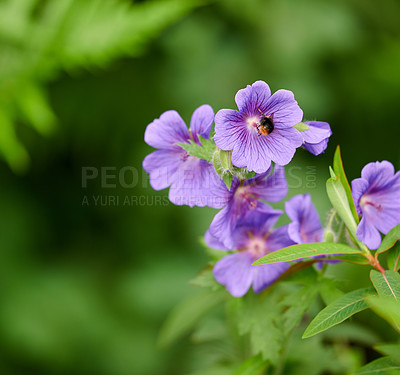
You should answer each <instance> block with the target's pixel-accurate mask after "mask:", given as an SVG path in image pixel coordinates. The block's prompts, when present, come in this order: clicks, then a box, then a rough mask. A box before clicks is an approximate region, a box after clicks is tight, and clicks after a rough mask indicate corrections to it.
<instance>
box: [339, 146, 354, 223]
mask: <svg viewBox="0 0 400 375" xmlns="http://www.w3.org/2000/svg"><path fill="white" fill-rule="evenodd" d="M333 169H334V171H335V174H336V176H337V177H338V178H339V180H340V182H341V183H342V186H343V188H344V190H345V192H346V196H347V200H348V203H349V206H350V210H351V212H352V214H353V218H354V220H355V221H356V223H357V224H358V223H359V218H358V215H357V209H356V206H355V204H354V200H353V194H352V193H351V188H350V184H349V181H348V180H347V177H346V173H345V172H344V167H343V161H342V156H341V152H340V146H337V148H336V152H335V156H334V157H333Z"/></svg>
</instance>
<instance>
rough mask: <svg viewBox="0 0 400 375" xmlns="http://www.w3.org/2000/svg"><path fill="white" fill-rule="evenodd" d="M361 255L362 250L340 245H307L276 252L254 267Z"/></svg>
mask: <svg viewBox="0 0 400 375" xmlns="http://www.w3.org/2000/svg"><path fill="white" fill-rule="evenodd" d="M335 254H339V255H340V254H361V252H360V250H357V249H354V248H352V247H350V246H348V245H344V244H339V243H323V242H321V243H318V242H316V243H307V244H301V245H293V246H289V247H285V248H284V249H281V250H277V251H274V252H272V253H269V254H267V255H264V256H263V257H262V258H260V259H258V260H256V261H255V262H254V263H253V265H258V264H268V263H279V262H290V261H293V260H300V259H304V258H312V257H316V256H320V255H335Z"/></svg>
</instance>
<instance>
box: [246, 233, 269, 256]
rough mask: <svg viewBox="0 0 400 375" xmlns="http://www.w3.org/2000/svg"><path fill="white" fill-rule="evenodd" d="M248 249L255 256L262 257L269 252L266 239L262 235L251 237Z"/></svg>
mask: <svg viewBox="0 0 400 375" xmlns="http://www.w3.org/2000/svg"><path fill="white" fill-rule="evenodd" d="M247 250H248V251H249V252H250V254H251V255H253V256H254V257H255V258H260V257H262V256H263V255H265V254H266V253H267V252H268V250H267V246H266V244H265V239H263V238H261V237H253V238H251V239H250V240H249V242H248V245H247Z"/></svg>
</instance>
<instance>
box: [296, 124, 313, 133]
mask: <svg viewBox="0 0 400 375" xmlns="http://www.w3.org/2000/svg"><path fill="white" fill-rule="evenodd" d="M294 127H295V128H296V129H297V130H298V131H299V132H305V131H306V130H308V129H310V127H309V126H308V125H307V124H305V123H304V122H299V123H298V124H297V125H295V126H294Z"/></svg>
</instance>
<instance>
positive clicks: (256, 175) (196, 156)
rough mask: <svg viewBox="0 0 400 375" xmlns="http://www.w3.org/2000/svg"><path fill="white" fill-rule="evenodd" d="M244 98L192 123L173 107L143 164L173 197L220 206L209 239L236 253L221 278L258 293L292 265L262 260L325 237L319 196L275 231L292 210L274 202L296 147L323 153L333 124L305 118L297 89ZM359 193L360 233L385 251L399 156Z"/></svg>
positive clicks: (366, 175) (378, 166)
mask: <svg viewBox="0 0 400 375" xmlns="http://www.w3.org/2000/svg"><path fill="white" fill-rule="evenodd" d="M235 102H236V105H237V107H238V110H237V111H236V110H233V109H221V110H220V111H218V112H217V114H216V115H215V116H214V112H213V110H212V108H211V107H210V106H208V105H203V106H201V107H199V108H198V109H196V110H195V111H194V113H193V116H192V119H191V122H190V129H188V128H187V127H186V125H185V123H184V121H183V120H182V118H181V117H180V116H179V114H178V113H177V112H175V111H167V112H165V113H163V114H162V115H161V117H160V118H159V119H156V120H154V121H153V122H152V123H151V124H149V125H148V127H147V129H146V132H145V141H146V142H147V143H148V144H149V145H150V146H152V147H154V148H156V149H157V150H156V151H154V152H152V153H151V154H150V155H148V156H146V158H145V159H144V162H143V168H144V169H145V170H146V171H147V172H148V173H149V174H150V183H151V185H152V187H153V188H154V189H156V190H161V189H165V188H167V187H169V188H170V189H169V199H170V200H171V202H172V203H174V204H177V205H189V206H191V207H193V206H200V207H203V206H209V207H212V208H216V209H220V211H219V212H218V213H217V214H216V215H215V217H214V219H213V220H212V222H211V225H210V227H209V229H208V230H207V232H206V233H205V241H206V243H207V245H208V246H209V247H211V248H214V249H219V250H221V251H225V252H226V253H227V255H226V256H225V257H223V258H222V259H220V260H219V261H218V262H217V263H216V264H215V266H214V269H213V273H214V277H215V279H216V280H217V281H218V282H219V283H220V284H222V285H225V286H226V288H227V290H228V291H229V292H230V293H231V294H232V295H233V296H235V297H240V296H243V295H244V294H245V293H246V292H247V291H248V290H249V288H250V287H251V286H252V287H253V290H254V291H255V292H256V293H258V292H260V291H262V290H263V289H265V288H266V287H267V286H268V285H270V284H271V283H272V282H274V281H275V280H276V279H277V278H279V277H280V275H282V273H284V272H285V271H286V270H287V269H288V268H289V267H290V264H289V263H274V264H264V265H259V266H254V265H252V263H253V262H254V261H255V260H257V259H259V258H260V257H262V256H264V255H266V254H268V253H271V252H274V251H276V250H279V249H282V248H285V247H288V246H291V245H295V244H305V243H315V242H322V241H323V238H324V236H323V234H324V229H323V227H322V225H321V222H320V219H319V216H318V213H317V211H316V209H315V207H314V205H313V203H312V201H311V197H310V195H309V194H304V195H297V196H294V197H292V198H291V199H290V200H288V201H287V202H286V203H285V211H286V214H287V216H288V217H289V219H290V220H291V222H290V224H287V225H283V226H279V227H276V228H275V229H274V226H275V224H276V223H277V221H278V219H279V218H280V216H281V215H283V212H282V211H280V210H276V209H273V208H272V207H271V206H270V205H269V203H276V202H279V201H281V200H283V199H284V198H285V197H286V195H287V193H288V183H287V181H286V177H285V170H284V166H285V165H287V164H288V163H289V162H290V161H291V160H292V158H293V156H294V154H295V152H296V150H297V149H298V148H299V147H303V148H304V149H306V150H307V151H309V152H310V153H312V154H314V155H319V154H321V153H322V152H324V151H325V149H326V148H327V145H328V140H329V138H330V136H331V135H332V132H331V129H330V126H329V124H328V123H326V122H319V121H309V122H303V111H302V110H301V109H300V107H299V105H298V103H297V101H296V100H295V98H294V95H293V93H292V92H291V91H288V90H278V91H276V92H275V93H274V94H271V90H270V88H269V86H268V85H267V84H266V83H265V82H263V81H257V82H255V83H253V85H248V86H247V87H246V88H244V89H242V90H239V91H238V92H237V94H236V96H235ZM213 122H215V135H214V136H211V135H210V134H211V129H212V124H213ZM204 140H206V141H207V145H208V146H207V147H205V146H204V144H203V142H204ZM222 154H223V155H224V158H225V159H224V161H222V159H221V158H220V156H221V155H222ZM272 163H274V164H272ZM352 193H353V197H354V202H355V205H356V208H357V211H358V214H359V215H361V222H360V224H359V226H358V228H357V238H358V239H359V240H360V241H362V242H364V243H365V244H366V245H367V246H368V247H370V248H371V249H376V248H377V247H378V246H379V244H380V242H381V236H380V233H379V232H381V233H384V234H386V233H388V231H389V230H390V229H391V228H393V227H394V226H395V225H397V224H399V223H400V172H398V173H396V174H395V173H394V167H393V165H391V164H390V163H389V162H382V163H371V164H368V165H367V166H366V167H365V168H364V169H363V171H362V177H361V178H359V179H356V180H354V181H353V182H352ZM266 202H268V203H266Z"/></svg>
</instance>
